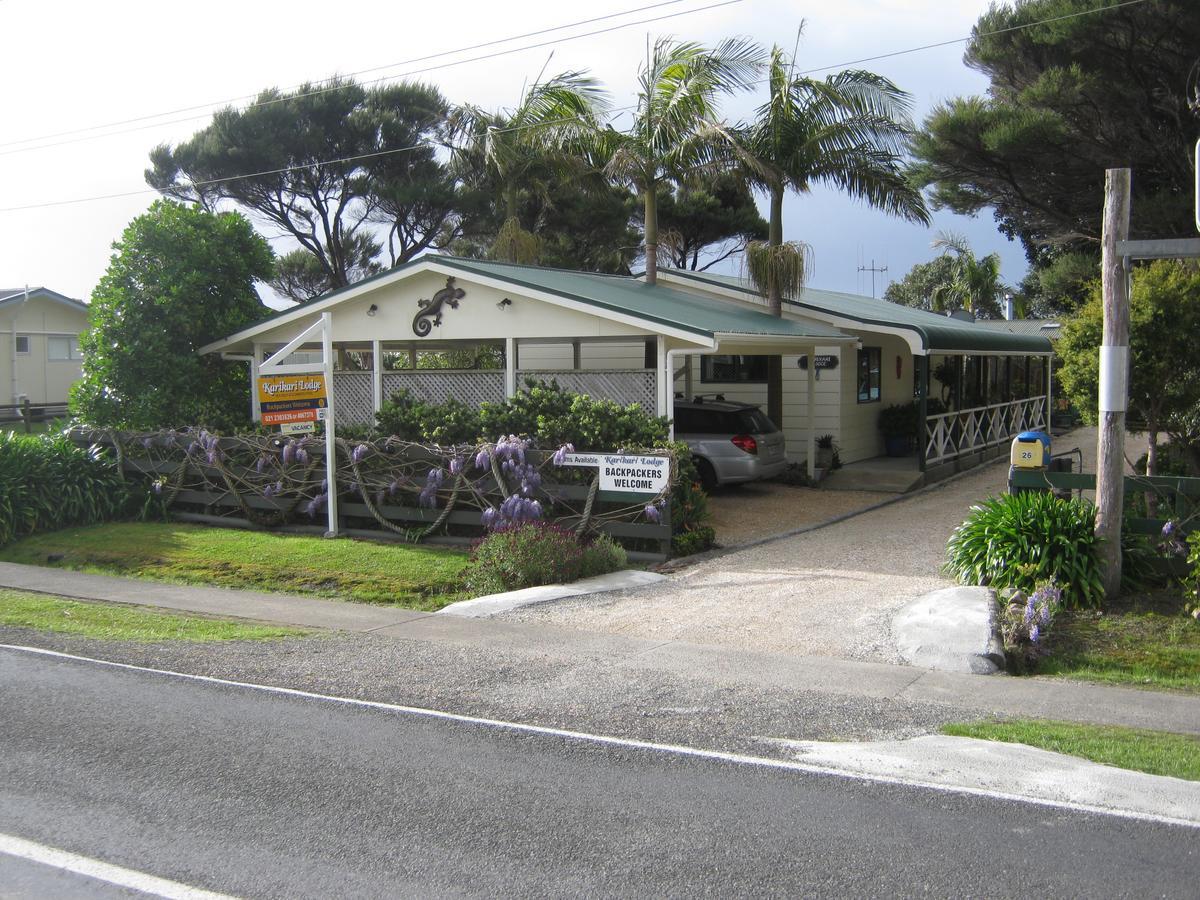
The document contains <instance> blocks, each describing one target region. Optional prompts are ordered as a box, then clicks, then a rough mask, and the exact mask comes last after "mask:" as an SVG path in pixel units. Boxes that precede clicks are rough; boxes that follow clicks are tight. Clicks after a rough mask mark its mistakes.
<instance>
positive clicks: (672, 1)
mask: <svg viewBox="0 0 1200 900" xmlns="http://www.w3.org/2000/svg"><path fill="white" fill-rule="evenodd" d="M685 2H688V0H663V2H660V3H651V4H648V5H646V6H639V7H636V8H634V9H627V10H624V11H623V12H617V13H609V14H608V15H604V16H596V17H594V18H591V19H581V20H579V21H578V22H569V23H567V24H565V25H556V26H554V27H553V28H542V29H539V30H537V31H527V32H525V33H524V34H516V35H513V36H511V37H506V38H498V39H496V40H491V41H484V42H483V43H480V44H471V45H469V46H466V47H459V48H457V49H455V50H443V51H441V52H439V53H431V54H428V55H426V56H417V57H413V58H412V59H406V60H401V61H400V62H394V63H388V64H386V65H382V66H373V67H371V68H367V69H359V70H358V71H355V72H347V73H346V74H345V75H342V76H340V77H343V78H354V77H356V76H358V75H366V74H369V73H371V72H381V71H383V70H385V69H396V68H400V67H401V66H410V65H413V64H415V63H420V62H426V61H428V60H431V59H440V58H441V57H443V56H454V55H456V54H458V53H469V52H470V51H472V50H481V49H483V48H484V47H494V46H497V45H498V44H508V43H511V42H513V41H519V40H523V39H525V38H530V37H538V36H539V35H543V34H551V33H553V32H556V31H565V30H567V29H570V28H579V27H582V26H584V25H593V24H595V23H596V22H604V21H607V20H609V19H618V18H621V17H622V16H631V15H634V14H635V13H640V12H646V11H648V10H651V9H658V8H660V7H663V6H675V5H677V4H679V3H685ZM731 2H741V0H731ZM700 11H701V10H685V11H683V12H680V13H674V14H673V15H687V14H688V13H689V12H700ZM663 18H669V17H666V16H664V17H663ZM653 21H658V20H657V19H647V20H644V21H641V22H627V23H625V24H623V25H619V26H616V28H627V27H629V26H631V25H642V24H645V22H653ZM616 28H613V29H606V30H616ZM603 33H605V32H604V31H597V32H592V33H591V34H603ZM589 36H591V35H590V34H582V35H574V36H572V37H567V38H562V39H560V40H561V41H567V40H573V39H575V38H577V37H589ZM554 43H558V42H557V41H556V42H554ZM542 46H546V44H545V43H542V44H536V45H534V47H535V48H536V47H542ZM528 49H534V48H530V47H516V48H513V49H511V50H506V51H503V52H504V53H518V52H520V51H522V50H528ZM497 55H500V54H497ZM480 58H481V59H490V58H491V57H490V56H485V57H480ZM472 61H473V60H463V61H462V62H472ZM458 64H459V63H451V64H450V65H458ZM437 68H444V66H430V67H428V68H425V69H417V70H414V71H412V72H406V73H404V74H402V75H395V76H387V77H386V78H383V79H374V80H372V81H370V82H366V83H367V84H373V83H375V82H377V81H381V80H387V78H404V77H406V76H408V75H415V74H419V73H420V72H425V71H433V70H434V69H437ZM334 77H338V76H330V78H329V79H326V81H330V80H332V79H333V78H334ZM305 83H311V82H305ZM302 87H304V83H302V84H298V85H293V86H292V88H290V90H298V89H299V88H302ZM328 90H330V89H329V88H318V89H316V90H311V91H304V92H301V93H297V94H292V95H291V96H289V97H288V98H287V99H289V100H291V99H295V98H297V97H309V96H314V95H317V94H322V93H326V92H328ZM257 96H259V95H258V94H244V95H242V96H239V97H231V98H229V99H227V100H216V101H213V102H211V103H200V104H196V105H194V106H182V107H179V108H178V109H172V110H167V111H165V112H160V113H153V114H150V115H144V116H135V117H134V118H131V119H119V120H117V121H114V122H106V123H101V124H99V125H88V126H85V127H83V128H72V129H68V130H66V131H56V132H52V133H50V134H43V135H39V136H37V137H31V138H21V139H19V140H14V141H3V142H0V147H12V146H15V145H17V144H33V143H37V142H38V141H48V140H51V139H53V138H58V137H69V136H71V135H77V134H84V133H85V132H89V131H100V130H102V129H106V128H116V127H118V126H120V125H133V124H135V123H139V122H148V121H150V120H151V119H162V118H165V117H166V116H174V115H178V114H180V113H186V112H195V111H196V110H209V109H210V108H211V107H219V106H226V105H228V104H231V103H237V102H238V101H241V100H253V99H254V98H255V97H257ZM281 99H282V98H281ZM281 99H273V100H265V101H262V102H254V103H250V104H248V105H247V106H245V107H244V108H243V111H244V110H247V109H254V108H255V107H258V106H270V105H271V104H273V103H278V102H281ZM208 115H211V112H205V113H203V114H202V115H198V116H187V117H185V118H182V119H172V120H171V121H169V122H155V123H153V124H150V125H145V126H142V127H141V128H130V129H126V130H123V131H114V132H111V133H106V134H100V135H92V136H90V137H88V138H84V140H95V139H97V138H103V137H109V136H110V134H129V133H131V132H134V131H142V130H145V129H146V128H157V127H159V126H160V125H175V124H179V123H180V122H191V121H195V120H197V119H202V118H205V117H207V116H208ZM67 143H74V141H62V142H59V143H55V144H43V145H39V146H36V147H23V148H20V149H18V150H9V151H7V153H3V154H0V155H7V154H8V153H21V152H24V151H26V150H41V149H44V148H46V147H60V146H62V145H63V144H67Z"/></svg>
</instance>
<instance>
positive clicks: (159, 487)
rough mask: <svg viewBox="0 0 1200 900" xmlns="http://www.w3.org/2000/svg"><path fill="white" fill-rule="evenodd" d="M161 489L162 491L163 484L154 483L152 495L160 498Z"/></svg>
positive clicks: (159, 482)
mask: <svg viewBox="0 0 1200 900" xmlns="http://www.w3.org/2000/svg"><path fill="white" fill-rule="evenodd" d="M162 489H163V483H162V482H161V481H156V482H154V493H155V494H157V495H158V496H160V497H161V496H162Z"/></svg>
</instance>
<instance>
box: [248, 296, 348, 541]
mask: <svg viewBox="0 0 1200 900" xmlns="http://www.w3.org/2000/svg"><path fill="white" fill-rule="evenodd" d="M318 332H319V333H320V335H321V357H322V361H321V366H320V371H319V372H314V371H313V369H314V366H313V365H312V363H285V362H283V360H285V359H287V358H288V357H289V356H291V355H292V353H294V352H295V351H296V350H297V349H298V348H299V347H301V346H302V345H303V344H304V342H305V341H307V340H309V339H311V338H314V337H316V335H317V333H318ZM258 372H259V377H258V384H257V385H255V390H256V392H257V394H258V401H259V407H260V409H261V411H262V412H261V415H262V423H263V424H264V425H278V426H279V428H280V431H281V432H282V433H283V434H305V433H311V432H312V431H315V430H316V423H317V422H324V423H325V509H326V513H327V515H326V522H327V525H328V528H327V531H326V533H325V536H326V537H337V534H338V515H337V441H336V437H335V434H334V419H333V316H332V314H331V313H328V312H324V313H321V319H320V321H319V322H316V323H314V324H312V325H310V326H309V327H308V328H306V329H304V331H302V332H300V333H299V334H298V335H296V337H294V338H293V339H292V340H291V341H289V342H288V343H287V344H285V345H284V346H283V348H282V349H280V350H278V351H276V352H275V353H273V354H271V356H270V357H269V358H268V359H266V360H264V361H263V363H262V365H260V366H259V367H258Z"/></svg>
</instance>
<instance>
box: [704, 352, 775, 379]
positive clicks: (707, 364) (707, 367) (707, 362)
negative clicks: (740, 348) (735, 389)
mask: <svg viewBox="0 0 1200 900" xmlns="http://www.w3.org/2000/svg"><path fill="white" fill-rule="evenodd" d="M722 357H725V358H729V359H733V360H736V362H734V363H733V366H734V368H735V372H741V371H743V369H749V368H750V366H751V365H761V366H762V377H761V378H733V379H729V378H715V377H713V375H712V368H713V366H714V365H715V364H716V361H717V360H718V359H720V358H722ZM767 359H768V357H766V356H763V355H761V354H756V353H715V354H705V355H702V356H701V357H700V383H701V384H766V383H767ZM746 360H761V363H754V364H751V363H748V362H746Z"/></svg>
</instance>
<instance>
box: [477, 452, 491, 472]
mask: <svg viewBox="0 0 1200 900" xmlns="http://www.w3.org/2000/svg"><path fill="white" fill-rule="evenodd" d="M491 464H492V457H491V454H489V453H488V452H487V450H480V451H479V452H478V453H476V454H475V468H477V469H486V468H487V467H488V466H490V465H491Z"/></svg>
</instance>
